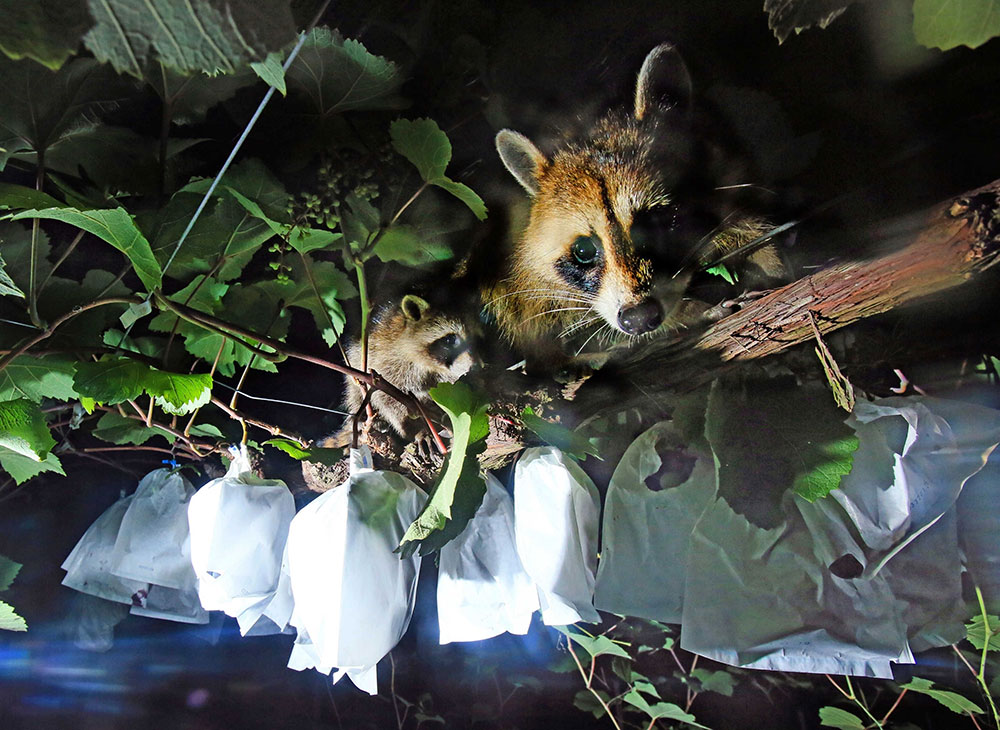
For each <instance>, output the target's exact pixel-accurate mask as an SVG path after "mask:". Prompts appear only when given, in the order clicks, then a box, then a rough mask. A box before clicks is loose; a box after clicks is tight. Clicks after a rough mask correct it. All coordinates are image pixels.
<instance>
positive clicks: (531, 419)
mask: <svg viewBox="0 0 1000 730" xmlns="http://www.w3.org/2000/svg"><path fill="white" fill-rule="evenodd" d="M521 422H522V423H524V426H525V428H527V429H529V430H530V431H532V432H534V433H535V435H536V436H538V438H540V439H541V440H542V441H544V442H545V443H547V444H550V445H552V446H555V447H556V448H558V449H559V450H560V451H562V452H563V453H565V454H566V455H568V456H571V457H573V458H574V459H576V460H577V461H583V460H585V459H586V458H587V457H588V456H596V457H597V458H598V459H600V458H601V455H600V454H599V453H598V452H597V445H596V444H594V442H593V441H592V440H591V439H588V438H587V437H585V436H583V435H582V434H580V433H577V432H576V431H571V430H570V429H568V428H566V427H565V426H563V425H562V424H559V423H553V422H552V421H546V420H545V419H544V418H539V417H538V416H536V415H535V412H534V410H532V408H531V406H527V407H525V409H524V412H523V413H521Z"/></svg>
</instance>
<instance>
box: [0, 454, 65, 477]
mask: <svg viewBox="0 0 1000 730" xmlns="http://www.w3.org/2000/svg"><path fill="white" fill-rule="evenodd" d="M0 467H3V469H4V471H6V472H7V473H8V474H10V475H11V476H12V477H14V482H15V483H17V484H23V483H24V482H26V481H27V480H28V479H31V478H32V477H34V476H38V475H39V474H41V473H42V472H55V473H57V474H62V475H63V476H66V472H64V471H63V468H62V463H61V462H60V461H59V458H58V457H57V456H56V455H55V454H53V453H51V452H50V453H49V454H48V456H46V457H45V459H44V460H43V461H36V460H35V459H33V458H31V457H29V456H24V455H23V454H19V453H17V452H16V451H11V450H10V449H8V448H5V447H3V446H0Z"/></svg>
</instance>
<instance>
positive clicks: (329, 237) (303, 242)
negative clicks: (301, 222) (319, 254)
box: [288, 226, 343, 253]
mask: <svg viewBox="0 0 1000 730" xmlns="http://www.w3.org/2000/svg"><path fill="white" fill-rule="evenodd" d="M341 239H343V236H342V235H341V234H339V233H334V232H333V231H327V230H323V229H321V228H302V227H300V226H295V227H294V228H292V230H291V231H290V232H289V234H288V245H289V246H291V247H292V248H293V249H295V250H296V251H298V252H299V253H309V252H310V251H318V250H319V249H324V248H329V247H330V246H331V245H333V244H334V243H337V242H339V241H340V240H341Z"/></svg>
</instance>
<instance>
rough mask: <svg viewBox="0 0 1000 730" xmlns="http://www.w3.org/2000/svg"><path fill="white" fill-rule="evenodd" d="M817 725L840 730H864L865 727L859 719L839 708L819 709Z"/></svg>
mask: <svg viewBox="0 0 1000 730" xmlns="http://www.w3.org/2000/svg"><path fill="white" fill-rule="evenodd" d="M819 724H820V725H825V726H826V727H836V728H840V730H864V727H865V724H864V722H862V721H861V718H860V717H858V716H857V715H855V714H854V713H853V712H848V711H847V710H842V709H840V708H839V707H821V708H819Z"/></svg>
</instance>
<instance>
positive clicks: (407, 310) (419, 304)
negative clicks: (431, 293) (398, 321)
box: [399, 294, 431, 322]
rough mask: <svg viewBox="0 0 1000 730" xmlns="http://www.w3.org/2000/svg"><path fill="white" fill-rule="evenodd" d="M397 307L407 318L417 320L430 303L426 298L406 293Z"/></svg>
mask: <svg viewBox="0 0 1000 730" xmlns="http://www.w3.org/2000/svg"><path fill="white" fill-rule="evenodd" d="M399 308H400V309H401V310H403V316H404V317H406V318H407V319H410V320H413V321H414V322H419V321H420V320H421V319H423V316H424V314H425V313H426V312H427V310H428V309H430V308H431V305H430V304H428V303H427V300H426V299H422V298H420V297H418V296H417V295H416V294H407V295H406V296H405V297H403V301H402V302H400V304H399Z"/></svg>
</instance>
